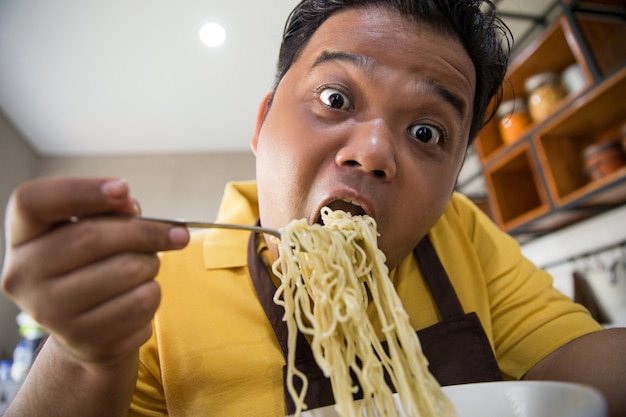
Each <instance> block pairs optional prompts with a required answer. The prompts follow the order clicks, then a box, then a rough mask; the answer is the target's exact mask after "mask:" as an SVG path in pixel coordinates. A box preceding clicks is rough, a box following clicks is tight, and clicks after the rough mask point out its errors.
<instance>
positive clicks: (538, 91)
mask: <svg viewBox="0 0 626 417" xmlns="http://www.w3.org/2000/svg"><path fill="white" fill-rule="evenodd" d="M524 89H525V90H526V96H527V97H528V112H529V113H530V117H531V118H532V120H533V121H534V122H535V123H538V122H540V121H542V120H543V119H545V118H546V117H548V116H550V115H551V114H552V113H554V111H555V110H556V109H557V107H558V106H559V104H560V102H561V100H562V99H563V98H564V97H565V90H564V89H563V87H562V86H561V84H560V82H559V80H558V78H557V76H556V74H555V73H553V72H542V73H540V74H537V75H534V76H532V77H530V78H528V79H527V80H526V81H525V82H524Z"/></svg>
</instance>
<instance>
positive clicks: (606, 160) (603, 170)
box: [583, 140, 626, 181]
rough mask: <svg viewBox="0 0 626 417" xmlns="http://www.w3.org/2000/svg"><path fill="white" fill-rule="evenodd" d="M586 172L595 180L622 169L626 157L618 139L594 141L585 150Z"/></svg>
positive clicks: (625, 163)
mask: <svg viewBox="0 0 626 417" xmlns="http://www.w3.org/2000/svg"><path fill="white" fill-rule="evenodd" d="M583 161H584V164H585V172H586V174H587V176H588V177H589V179H590V180H592V181H595V180H599V179H601V178H604V177H606V176H607V175H609V174H611V173H612V172H615V171H617V170H619V169H621V168H622V167H623V166H624V165H626V157H625V156H624V153H623V152H622V149H621V144H620V142H619V141H618V140H612V141H606V142H600V143H594V144H591V145H589V146H587V147H586V148H585V149H584V150H583Z"/></svg>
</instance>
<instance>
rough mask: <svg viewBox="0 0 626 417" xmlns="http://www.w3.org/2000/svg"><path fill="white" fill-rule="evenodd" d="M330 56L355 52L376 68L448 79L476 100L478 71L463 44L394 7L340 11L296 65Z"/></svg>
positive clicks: (301, 65)
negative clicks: (333, 53) (337, 53)
mask: <svg viewBox="0 0 626 417" xmlns="http://www.w3.org/2000/svg"><path fill="white" fill-rule="evenodd" d="M326 52H349V53H354V54H357V55H360V56H363V57H364V58H365V59H366V60H367V61H368V62H370V63H372V64H373V65H381V66H385V67H387V68H395V69H401V70H402V71H405V72H409V73H411V74H410V75H411V76H414V77H426V76H427V77H429V78H432V79H434V81H437V82H442V81H445V83H446V84H451V85H453V86H454V88H455V89H456V90H458V92H459V93H461V94H464V95H467V96H469V97H470V99H473V95H474V88H475V70H474V66H473V63H472V61H471V59H470V57H469V56H468V54H467V52H466V51H465V49H464V47H463V45H462V44H461V42H460V41H459V40H458V39H457V38H455V37H454V36H452V35H450V34H446V33H443V32H441V31H437V30H435V29H434V28H433V26H432V25H429V24H427V23H425V22H419V21H416V20H413V19H410V18H407V17H405V16H403V15H402V14H400V12H398V11H396V10H395V9H391V8H385V7H378V6H358V7H353V8H349V9H345V10H341V11H338V12H336V13H335V14H333V15H332V16H330V17H329V18H328V19H327V20H326V21H325V22H324V23H323V24H322V25H321V26H320V27H319V28H318V29H317V31H316V32H315V33H314V34H313V36H311V39H309V42H308V43H307V44H306V46H305V47H304V48H303V50H302V51H301V53H300V55H299V57H298V59H297V60H296V62H294V65H295V64H299V65H300V70H306V68H307V65H308V66H309V67H308V68H309V69H310V66H311V65H313V63H314V62H315V60H317V59H319V57H320V56H321V55H322V54H324V53H326ZM292 69H293V66H292Z"/></svg>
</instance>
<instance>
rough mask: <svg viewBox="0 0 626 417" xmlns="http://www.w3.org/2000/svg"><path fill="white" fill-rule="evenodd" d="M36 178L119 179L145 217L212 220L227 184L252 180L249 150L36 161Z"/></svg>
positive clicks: (252, 167)
mask: <svg viewBox="0 0 626 417" xmlns="http://www.w3.org/2000/svg"><path fill="white" fill-rule="evenodd" d="M37 174H38V175H75V176H119V177H124V178H125V179H126V180H127V181H128V183H129V185H130V188H131V192H132V194H133V195H134V196H135V197H136V198H137V199H138V200H139V202H140V204H141V207H142V211H143V213H144V214H146V215H153V216H168V217H184V218H190V219H194V220H213V219H214V218H215V216H216V214H217V210H218V208H219V203H220V200H221V198H222V192H223V189H224V185H225V184H226V182H228V181H230V180H250V179H254V178H255V165H254V156H253V155H252V152H242V153H229V154H195V155H149V156H119V157H118V156H108V157H46V158H42V160H41V162H40V164H39V166H38V170H37Z"/></svg>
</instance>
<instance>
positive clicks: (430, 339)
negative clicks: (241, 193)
mask: <svg viewBox="0 0 626 417" xmlns="http://www.w3.org/2000/svg"><path fill="white" fill-rule="evenodd" d="M413 254H414V255H415V257H416V259H417V262H418V264H419V266H420V269H421V270H422V275H423V276H424V279H425V280H426V283H427V285H428V287H429V289H430V291H431V293H432V295H433V298H434V301H435V303H436V305H437V308H438V309H439V313H440V314H441V318H442V320H441V322H439V323H437V324H434V325H432V326H430V327H427V328H425V329H422V330H419V331H417V335H418V336H419V340H420V343H421V345H422V351H423V352H424V355H425V356H426V358H428V362H429V370H430V372H431V373H432V374H433V375H434V376H435V378H436V379H437V381H439V383H440V384H441V385H454V384H466V383H471V382H486V381H500V380H502V373H501V372H500V369H499V368H498V363H497V361H496V359H495V356H494V354H493V351H492V349H491V345H490V344H489V340H488V339H487V335H486V334H485V331H484V330H483V328H482V325H481V324H480V320H479V319H478V316H477V315H476V313H473V312H472V313H468V314H465V312H464V311H463V307H462V306H461V302H460V301H459V298H458V297H457V295H456V292H455V291H454V288H453V287H452V284H451V283H450V280H449V279H448V275H447V274H446V271H445V270H444V268H443V265H442V264H441V262H440V261H439V257H438V256H437V253H436V252H435V249H434V247H433V245H432V243H431V242H430V239H429V238H428V236H426V237H424V239H422V241H421V242H420V243H419V244H418V245H417V246H416V247H415V249H414V250H413ZM248 268H249V269H250V275H251V277H252V282H253V284H254V287H255V290H256V292H257V295H258V297H259V299H260V301H261V304H262V305H263V309H264V310H265V314H266V315H267V317H268V318H269V321H270V323H271V324H272V327H273V329H274V332H275V333H276V338H277V339H278V342H279V344H280V347H281V349H282V351H283V354H284V355H285V358H286V357H287V325H286V323H285V322H284V321H283V320H282V317H283V308H282V307H280V306H278V305H277V304H276V303H274V301H273V297H274V293H275V292H276V287H275V285H274V283H273V282H272V279H271V278H270V276H269V272H268V270H267V268H266V266H265V264H263V261H262V260H261V258H260V256H259V255H258V253H257V241H256V238H255V234H252V235H251V237H250V241H249V244H248ZM296 368H297V369H298V370H299V371H300V372H303V373H304V374H305V375H306V376H307V378H308V381H309V388H308V390H307V393H306V398H305V402H306V404H307V406H308V409H313V408H319V407H324V406H327V405H330V404H334V402H335V401H334V398H333V393H332V387H331V384H330V380H329V379H328V378H326V377H325V376H324V375H323V373H322V371H321V370H320V369H319V367H318V366H317V363H316V362H315V359H314V358H313V353H312V351H311V348H310V345H309V343H308V341H307V340H306V338H305V337H304V335H303V334H301V333H298V339H297V345H296ZM286 375H287V367H286V366H285V367H284V368H283V378H285V377H286ZM284 386H285V401H286V404H287V414H293V413H294V412H295V404H294V402H293V400H292V399H291V396H290V395H289V393H288V392H287V388H286V384H285V385H284ZM294 386H296V388H297V389H298V390H300V389H301V387H302V384H301V381H299V380H298V379H297V378H296V380H295V381H294ZM359 393H360V391H359ZM358 398H359V395H358V394H356V395H355V399H358Z"/></svg>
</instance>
